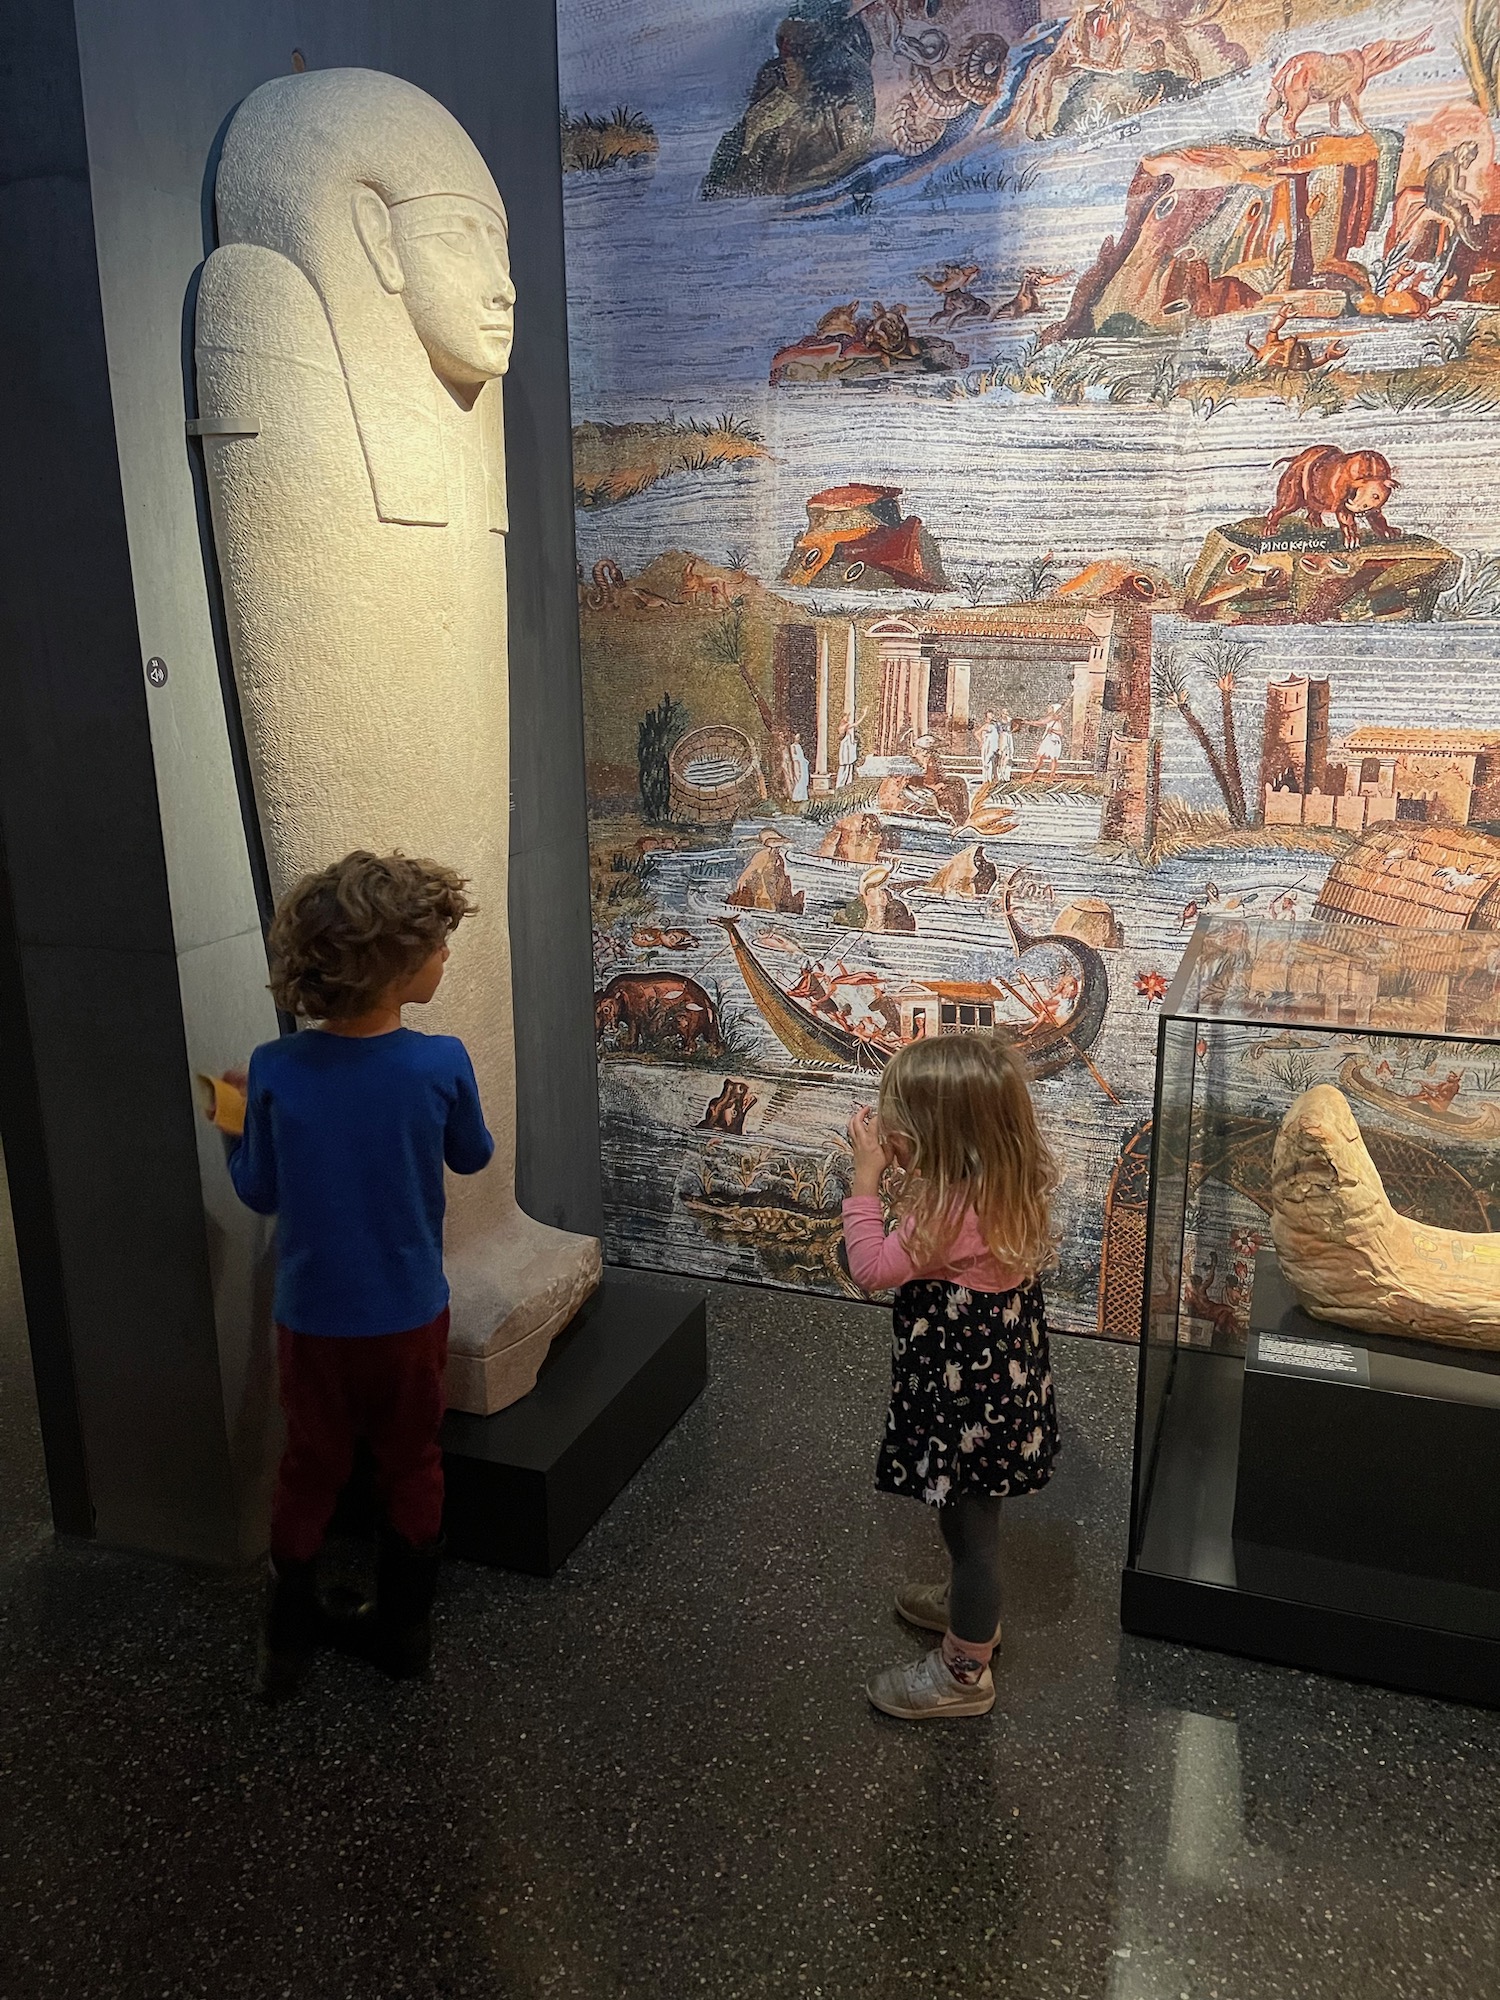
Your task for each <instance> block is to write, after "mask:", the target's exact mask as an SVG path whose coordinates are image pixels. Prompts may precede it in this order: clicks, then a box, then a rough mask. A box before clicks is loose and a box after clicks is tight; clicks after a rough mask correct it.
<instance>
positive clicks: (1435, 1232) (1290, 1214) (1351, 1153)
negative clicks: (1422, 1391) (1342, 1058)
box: [1271, 1083, 1500, 1347]
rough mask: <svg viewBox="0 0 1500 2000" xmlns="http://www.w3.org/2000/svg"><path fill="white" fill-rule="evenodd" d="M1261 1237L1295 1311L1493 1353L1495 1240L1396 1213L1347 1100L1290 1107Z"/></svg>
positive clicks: (1498, 1246)
mask: <svg viewBox="0 0 1500 2000" xmlns="http://www.w3.org/2000/svg"><path fill="white" fill-rule="evenodd" d="M1271 1239H1272V1241H1273V1242H1274V1243H1275V1245H1276V1254H1277V1256H1278V1257H1279V1258H1280V1259H1281V1268H1282V1270H1283V1271H1284V1272H1285V1273H1286V1275H1287V1278H1288V1280H1289V1281H1290V1283H1291V1285H1292V1287H1293V1289H1294V1290H1295V1292H1296V1294H1297V1297H1298V1300H1299V1301H1300V1303H1301V1305H1302V1308H1303V1310H1304V1312H1309V1313H1311V1314H1312V1315H1313V1316H1314V1318H1316V1319H1326V1320H1332V1321H1334V1322H1335V1323H1336V1324H1338V1325H1340V1326H1351V1327H1357V1328H1358V1329H1359V1330H1360V1331H1361V1332H1365V1333H1387V1334H1396V1335H1399V1336H1402V1337H1404V1338H1406V1339H1409V1340H1435V1341H1441V1342H1443V1343H1445V1344H1447V1345H1449V1346H1454V1347H1500V1235H1496V1234H1494V1233H1492V1232H1491V1231H1488V1230H1480V1231H1474V1232H1470V1231H1466V1230H1461V1229H1434V1228H1431V1227H1429V1226H1428V1225H1427V1224H1426V1223H1421V1222H1413V1221H1412V1220H1411V1218H1410V1217H1409V1216H1405V1215H1398V1214H1397V1212H1396V1210H1395V1209H1394V1208H1392V1207H1391V1204H1390V1201H1389V1199H1388V1198H1387V1196H1386V1192H1385V1188H1384V1186H1383V1185H1382V1183H1381V1179H1380V1175H1379V1174H1378V1173H1377V1171H1376V1169H1375V1163H1374V1161H1373V1160H1372V1159H1371V1158H1370V1155H1369V1152H1368V1150H1367V1149H1366V1146H1365V1142H1364V1139H1363V1137H1362V1136H1361V1134H1360V1129H1359V1126H1358V1125H1357V1124H1356V1123H1355V1118H1354V1113H1353V1111H1352V1110H1351V1109H1350V1108H1349V1100H1348V1099H1347V1098H1346V1097H1345V1096H1344V1094H1343V1092H1342V1091H1339V1090H1335V1089H1334V1087H1333V1085H1332V1084H1328V1083H1319V1084H1315V1085H1314V1086H1313V1088H1312V1089H1311V1090H1305V1091H1303V1093H1302V1095H1301V1096H1300V1097H1299V1098H1297V1099H1295V1101H1294V1102H1293V1104H1292V1107H1291V1109H1290V1110H1289V1111H1288V1112H1287V1114H1286V1117H1285V1118H1284V1119H1283V1120H1282V1121H1281V1130H1280V1131H1279V1132H1278V1133H1277V1135H1276V1150H1275V1154H1274V1156H1273V1160H1272V1167H1271Z"/></svg>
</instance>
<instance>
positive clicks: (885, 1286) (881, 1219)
mask: <svg viewBox="0 0 1500 2000" xmlns="http://www.w3.org/2000/svg"><path fill="white" fill-rule="evenodd" d="M910 1236H911V1231H910V1225H909V1224H908V1223H906V1222H901V1223H898V1224H897V1225H896V1227H895V1228H894V1229H893V1230H892V1231H891V1232H890V1234H889V1235H887V1234H886V1227H885V1213H884V1210H883V1209H882V1207H881V1202H880V1196H879V1195H878V1194H852V1195H850V1197H849V1199H848V1200H847V1201H846V1202H845V1203H844V1247H845V1249H846V1250H847V1252H848V1254H849V1270H850V1273H851V1275H852V1276H853V1279H854V1282H855V1284H856V1285H858V1286H860V1288H861V1289H862V1290H864V1291H867V1292H884V1291H887V1290H890V1289H891V1288H892V1287H894V1286H897V1285H905V1284H908V1283H910V1281H911V1280H912V1279H913V1278H946V1279H948V1280H949V1281H950V1282H951V1283H953V1284H955V1285H967V1286H968V1287H969V1289H970V1291H974V1292H1011V1291H1014V1290H1015V1288H1016V1286H1017V1285H1024V1284H1025V1282H1026V1280H1027V1278H1028V1277H1029V1275H1030V1273H1029V1272H1026V1271H1015V1270H1011V1269H1009V1268H1008V1267H1007V1266H1006V1265H1004V1264H1002V1263H1000V1262H999V1260H998V1259H997V1258H996V1256H995V1254H994V1252H993V1251H992V1250H991V1249H990V1247H989V1245H988V1244H987V1243H986V1242H985V1240H984V1236H983V1233H982V1231H981V1230H980V1227H979V1218H978V1216H977V1215H976V1214H975V1213H974V1211H973V1209H972V1208H968V1209H965V1210H964V1215H963V1220H962V1222H961V1223H960V1224H959V1228H958V1234H957V1235H956V1236H955V1237H954V1239H953V1241H952V1243H950V1244H949V1246H948V1249H947V1252H946V1253H945V1255H944V1256H943V1257H942V1258H941V1259H940V1260H938V1261H937V1262H928V1263H918V1262H917V1260H916V1258H915V1257H914V1256H913V1254H912V1250H911V1242H910Z"/></svg>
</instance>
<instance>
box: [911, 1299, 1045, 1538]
mask: <svg viewBox="0 0 1500 2000" xmlns="http://www.w3.org/2000/svg"><path fill="white" fill-rule="evenodd" d="M1057 1451H1058V1438H1057V1399H1056V1397H1055V1396H1054V1395H1053V1393H1052V1361H1051V1357H1050V1355H1049V1353H1048V1349H1047V1309H1046V1306H1045V1304H1044V1303H1043V1300H1042V1288H1041V1286H1040V1285H1039V1284H1038V1283H1037V1282H1036V1280H1035V1279H1034V1278H1033V1279H1031V1280H1029V1281H1028V1282H1027V1283H1026V1284H1024V1285H1018V1286H1017V1287H1016V1289H1015V1290H1014V1291H1013V1292H971V1291H970V1290H969V1289H968V1288H967V1286H964V1285H956V1284H954V1283H952V1281H951V1280H949V1279H946V1278H914V1279H913V1280H912V1281H911V1283H910V1284H905V1285H903V1286H902V1287H901V1289H900V1291H898V1292H897V1294H896V1302H895V1327H894V1332H893V1337H892V1343H891V1407H890V1410H889V1411H888V1413H887V1415H886V1420H885V1438H884V1440H883V1442H882V1443H881V1447H880V1457H879V1460H878V1462H877V1464H876V1467H875V1484H876V1485H877V1486H878V1487H879V1488H880V1489H881V1490H882V1491H883V1492H886V1493H906V1494H909V1495H910V1496H911V1498H912V1499H913V1500H925V1501H926V1502H927V1503H928V1505H929V1506H934V1507H940V1506H941V1505H942V1504H943V1502H944V1501H945V1500H949V1499H952V1498H954V1497H955V1496H956V1495H958V1494H960V1493H987V1494H990V1495H993V1496H997V1497H998V1496H1002V1495H1005V1494H1011V1493H1034V1492H1036V1490H1037V1489H1038V1487H1042V1486H1045V1485H1046V1483H1047V1481H1048V1480H1049V1479H1050V1478H1051V1477H1052V1465H1053V1461H1054V1460H1055V1459H1056V1457H1057Z"/></svg>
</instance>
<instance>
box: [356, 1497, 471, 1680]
mask: <svg viewBox="0 0 1500 2000" xmlns="http://www.w3.org/2000/svg"><path fill="white" fill-rule="evenodd" d="M443 1547H444V1544H443V1541H442V1538H441V1537H439V1538H438V1540H437V1541H435V1542H428V1543H426V1544H425V1545H424V1546H423V1547H421V1548H418V1547H416V1546H415V1544H413V1543H411V1542H409V1541H407V1540H406V1538H405V1536H404V1535H398V1534H397V1533H396V1531H395V1529H394V1528H383V1529H382V1530H381V1534H380V1553H379V1555H378V1556H377V1558H376V1562H375V1597H374V1601H373V1602H372V1603H368V1604H361V1605H360V1606H359V1608H358V1609H357V1610H351V1611H349V1612H346V1613H345V1614H344V1615H343V1616H341V1617H337V1618H335V1619H334V1621H333V1643H334V1645H335V1646H336V1647H337V1648H338V1650H339V1651H340V1652H341V1653H352V1654H354V1655H355V1657H356V1658H358V1659H361V1660H368V1661H369V1662H370V1664H371V1665H372V1666H376V1667H379V1668H380V1669H381V1671H382V1672H383V1673H387V1674H390V1675H391V1676H392V1677H393V1678H394V1679H396V1680H412V1679H415V1677H416V1676H417V1675H418V1674H422V1673H425V1672H426V1671H427V1666H428V1663H429V1661H430V1660H431V1658H432V1618H431V1613H432V1600H433V1598H434V1596H435V1595H436V1594H437V1580H438V1568H439V1565H440V1564H441V1563H442V1560H443Z"/></svg>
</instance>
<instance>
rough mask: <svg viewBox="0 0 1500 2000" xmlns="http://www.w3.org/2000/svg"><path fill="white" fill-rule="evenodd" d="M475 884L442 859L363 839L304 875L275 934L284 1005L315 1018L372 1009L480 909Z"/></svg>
mask: <svg viewBox="0 0 1500 2000" xmlns="http://www.w3.org/2000/svg"><path fill="white" fill-rule="evenodd" d="M465 886H466V885H465V882H464V878H463V876H462V875H460V874H459V873H458V871H457V869H455V868H445V867H444V866H443V864H442V863H441V862H440V861H411V860H408V859H407V857H406V856H405V855H404V854H386V855H379V854H370V853H368V852H366V851H365V850H364V849H363V848H361V849H359V850H357V851H356V852H355V853H353V854H346V855H345V856H344V858H343V860H342V861H335V862H334V864H333V866H332V867H331V868H323V869H320V870H319V871H318V873H317V874H316V875H304V876H303V877H302V879H301V881H300V882H295V883H293V885H292V887H291V888H290V889H289V890H288V891H287V893H286V895H285V896H283V898H282V899H281V902H280V904H279V905H278V906H277V910H276V915H275V917H274V918H273V919H272V923H271V929H270V933H269V935H268V936H267V939H266V948H267V951H268V952H269V954H270V960H271V982H270V984H271V993H272V997H273V998H274V999H275V1002H276V1005H277V1006H278V1007H280V1008H281V1009H282V1010H283V1011H284V1012H285V1013H288V1014H301V1015H303V1016H304V1017H305V1018H306V1019H308V1020H310V1021H341V1020H348V1019H350V1018H351V1017H353V1016H355V1015H358V1014H363V1013H367V1012H368V1011H369V1009H370V1008H372V1007H373V1006H375V1005H376V1004H377V1003H378V1001H379V999H380V996H381V995H382V994H383V993H384V992H385V991H386V989H387V988H388V987H389V986H391V985H392V984H393V982H394V981H396V980H398V979H401V978H404V977H406V976H408V975H409V974H411V973H413V972H416V971H417V970H418V969H419V968H420V967H421V966H423V965H425V964H426V963H427V961H428V959H429V958H431V956H432V954H433V953H434V952H435V951H441V950H442V948H443V946H444V944H445V943H446V942H447V940H448V938H449V936H450V935H451V934H452V933H453V932H454V931H455V930H457V928H458V926H459V925H460V924H461V923H462V922H463V920H464V918H465V917H467V916H471V915H472V914H473V912H474V907H475V906H474V904H473V903H471V902H470V901H469V899H468V897H467V896H466V895H465V894H464V889H465Z"/></svg>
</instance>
